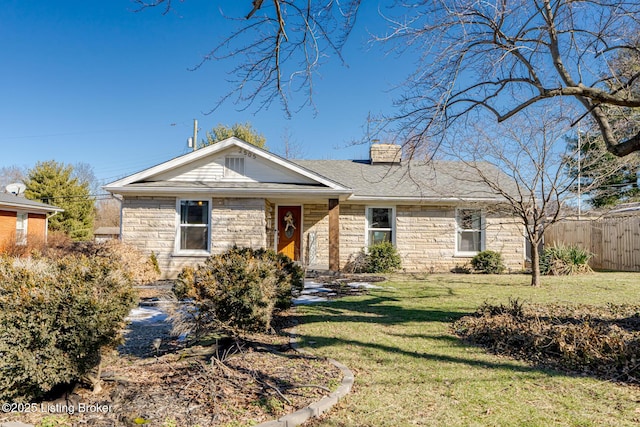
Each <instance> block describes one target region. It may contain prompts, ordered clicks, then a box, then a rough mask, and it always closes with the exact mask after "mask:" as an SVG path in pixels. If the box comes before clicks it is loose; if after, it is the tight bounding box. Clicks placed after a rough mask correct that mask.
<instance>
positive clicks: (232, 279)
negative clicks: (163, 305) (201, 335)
mask: <svg viewBox="0 0 640 427" xmlns="http://www.w3.org/2000/svg"><path fill="white" fill-rule="evenodd" d="M303 284H304V272H303V270H302V268H301V267H300V266H298V265H297V264H295V263H294V262H293V261H292V260H291V259H290V258H288V257H287V256H285V255H282V254H277V253H276V252H275V251H273V250H270V249H257V250H254V249H251V248H238V247H233V248H232V249H230V250H229V251H227V252H225V253H222V254H219V255H212V256H210V257H209V258H207V259H206V260H205V262H204V263H203V264H201V265H199V266H197V267H196V268H192V267H186V268H184V269H183V270H182V272H181V273H180V275H179V277H178V280H177V282H176V285H175V286H174V293H175V294H176V296H177V297H178V298H180V299H184V298H190V299H192V300H193V302H194V304H195V306H196V307H197V316H196V319H194V320H195V321H196V323H197V324H198V328H202V329H204V330H212V329H214V330H215V329H219V328H227V327H230V328H231V329H239V330H242V331H268V330H270V328H271V319H272V316H273V313H274V311H277V310H282V309H286V308H288V307H289V306H290V305H291V296H292V291H293V290H298V291H299V290H302V287H303Z"/></svg>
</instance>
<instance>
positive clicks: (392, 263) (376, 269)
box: [367, 242, 402, 273]
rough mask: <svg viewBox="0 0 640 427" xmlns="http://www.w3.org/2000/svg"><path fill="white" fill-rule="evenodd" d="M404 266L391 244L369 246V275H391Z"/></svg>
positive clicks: (383, 243) (382, 243)
mask: <svg viewBox="0 0 640 427" xmlns="http://www.w3.org/2000/svg"><path fill="white" fill-rule="evenodd" d="M401 266H402V261H401V260H400V255H398V251H397V250H396V247H395V246H393V243H391V242H381V243H376V244H374V245H371V246H369V252H368V253H367V270H368V271H367V272H368V273H390V272H393V271H395V270H397V269H399V268H400V267H401Z"/></svg>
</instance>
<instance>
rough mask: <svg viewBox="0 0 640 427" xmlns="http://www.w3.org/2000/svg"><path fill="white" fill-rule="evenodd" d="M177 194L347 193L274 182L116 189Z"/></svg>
mask: <svg viewBox="0 0 640 427" xmlns="http://www.w3.org/2000/svg"><path fill="white" fill-rule="evenodd" d="M162 192H164V193H171V194H174V193H179V194H198V193H200V194H205V193H211V192H215V193H216V194H228V195H235V196H238V195H242V196H255V195H263V196H264V195H269V196H279V195H282V196H309V195H318V196H320V195H321V196H323V197H335V198H343V199H346V198H347V197H348V196H349V195H350V194H351V190H348V189H344V190H343V189H335V188H328V187H326V186H324V185H321V184H318V185H313V184H291V183H275V182H252V181H247V182H202V181H189V182H185V181H163V182H137V183H134V184H129V185H127V186H126V187H123V188H121V189H120V193H153V194H158V193H162Z"/></svg>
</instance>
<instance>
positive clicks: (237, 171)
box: [224, 157, 244, 177]
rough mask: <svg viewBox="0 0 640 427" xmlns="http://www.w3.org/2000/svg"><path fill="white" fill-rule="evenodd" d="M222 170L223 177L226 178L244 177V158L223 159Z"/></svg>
mask: <svg viewBox="0 0 640 427" xmlns="http://www.w3.org/2000/svg"><path fill="white" fill-rule="evenodd" d="M224 168H225V176H227V177H232V176H238V175H244V158H243V157H225V159H224Z"/></svg>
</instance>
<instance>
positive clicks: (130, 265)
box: [45, 240, 160, 285]
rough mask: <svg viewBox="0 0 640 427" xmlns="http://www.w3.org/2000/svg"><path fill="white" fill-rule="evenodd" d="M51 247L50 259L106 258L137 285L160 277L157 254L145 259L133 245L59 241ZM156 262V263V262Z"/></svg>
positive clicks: (48, 251) (111, 241)
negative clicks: (76, 255)
mask: <svg viewBox="0 0 640 427" xmlns="http://www.w3.org/2000/svg"><path fill="white" fill-rule="evenodd" d="M56 243H57V244H56V245H55V246H54V245H50V246H49V248H48V249H47V250H46V252H45V255H46V256H48V257H49V258H59V257H63V256H65V255H72V254H83V255H86V256H88V257H100V258H105V259H108V260H110V261H111V262H113V263H114V264H116V265H118V266H119V269H120V270H121V271H122V272H123V273H124V274H127V275H129V276H130V278H131V279H132V280H133V281H134V283H135V284H138V285H139V284H145V283H152V282H155V281H156V280H158V277H159V276H160V267H159V266H158V265H157V263H158V260H157V258H156V257H155V254H154V253H152V254H151V256H150V257H145V256H144V255H143V254H142V253H141V252H140V251H138V250H137V249H136V248H134V247H133V246H131V245H128V244H126V243H122V242H121V241H119V240H107V241H105V242H91V241H90V242H73V241H70V240H66V241H59V242H56ZM154 260H155V262H154Z"/></svg>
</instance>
